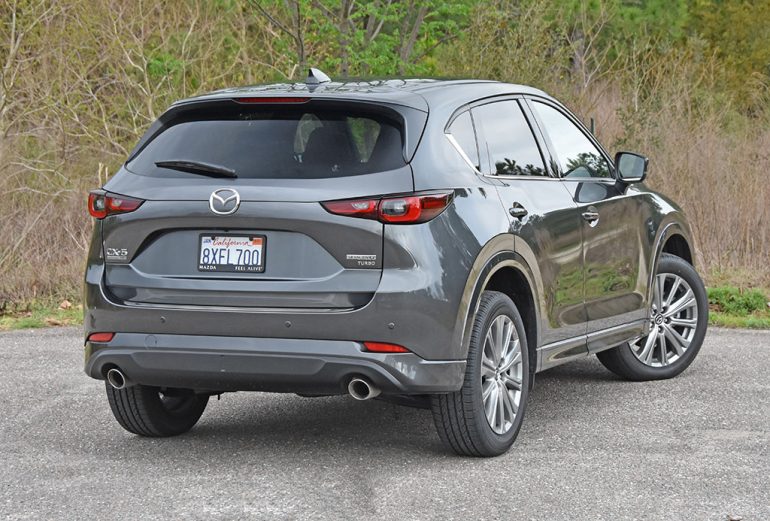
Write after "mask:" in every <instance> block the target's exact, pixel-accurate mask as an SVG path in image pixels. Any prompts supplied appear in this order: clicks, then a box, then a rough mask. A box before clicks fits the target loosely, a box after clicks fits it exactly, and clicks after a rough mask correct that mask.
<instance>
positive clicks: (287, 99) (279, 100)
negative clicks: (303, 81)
mask: <svg viewBox="0 0 770 521" xmlns="http://www.w3.org/2000/svg"><path fill="white" fill-rule="evenodd" d="M233 101H236V102H238V103H306V102H308V101H310V98H297V97H288V96H284V97H270V96H266V97H263V98H255V97H250V98H233Z"/></svg>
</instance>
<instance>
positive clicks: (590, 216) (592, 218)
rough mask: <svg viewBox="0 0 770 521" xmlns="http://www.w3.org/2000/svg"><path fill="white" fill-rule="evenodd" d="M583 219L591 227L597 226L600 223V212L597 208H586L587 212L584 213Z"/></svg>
mask: <svg viewBox="0 0 770 521" xmlns="http://www.w3.org/2000/svg"><path fill="white" fill-rule="evenodd" d="M583 219H585V220H586V221H588V224H589V225H591V226H596V225H597V223H598V222H599V212H598V211H597V210H596V208H595V207H593V206H589V207H588V208H586V211H585V212H583Z"/></svg>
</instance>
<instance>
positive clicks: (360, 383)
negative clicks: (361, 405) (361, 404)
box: [348, 378, 380, 400]
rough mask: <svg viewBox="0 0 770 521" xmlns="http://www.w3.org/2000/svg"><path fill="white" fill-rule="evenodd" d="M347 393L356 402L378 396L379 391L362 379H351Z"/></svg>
mask: <svg viewBox="0 0 770 521" xmlns="http://www.w3.org/2000/svg"><path fill="white" fill-rule="evenodd" d="M348 393H350V396H352V397H353V398H355V399H356V400H369V399H371V398H375V397H377V396H379V395H380V390H379V389H378V388H377V387H375V386H374V385H372V384H371V383H369V382H368V381H367V380H364V379H363V378H353V379H352V380H350V383H349V384H348Z"/></svg>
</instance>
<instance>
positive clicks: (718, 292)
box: [708, 286, 770, 329]
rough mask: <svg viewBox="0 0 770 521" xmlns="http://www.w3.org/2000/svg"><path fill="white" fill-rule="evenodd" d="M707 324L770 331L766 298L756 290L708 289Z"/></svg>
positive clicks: (723, 287)
mask: <svg viewBox="0 0 770 521" xmlns="http://www.w3.org/2000/svg"><path fill="white" fill-rule="evenodd" d="M708 296H709V323H710V324H711V325H714V326H721V327H741V328H748V329H770V307H768V305H767V302H768V298H767V295H765V294H764V293H763V292H762V291H761V290H758V289H740V288H736V287H733V286H718V287H713V288H708Z"/></svg>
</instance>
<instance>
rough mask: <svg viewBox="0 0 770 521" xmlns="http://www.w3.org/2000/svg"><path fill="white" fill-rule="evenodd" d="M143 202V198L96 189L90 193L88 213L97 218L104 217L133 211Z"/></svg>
mask: <svg viewBox="0 0 770 521" xmlns="http://www.w3.org/2000/svg"><path fill="white" fill-rule="evenodd" d="M143 202H144V201H142V200H141V199H134V198H131V197H123V196H120V195H108V194H105V193H103V192H101V191H94V192H91V193H90V194H88V213H90V214H91V217H94V218H96V219H104V218H105V217H107V216H108V215H114V214H117V213H128V212H133V211H134V210H136V209H137V208H139V207H140V206H142V203H143Z"/></svg>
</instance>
